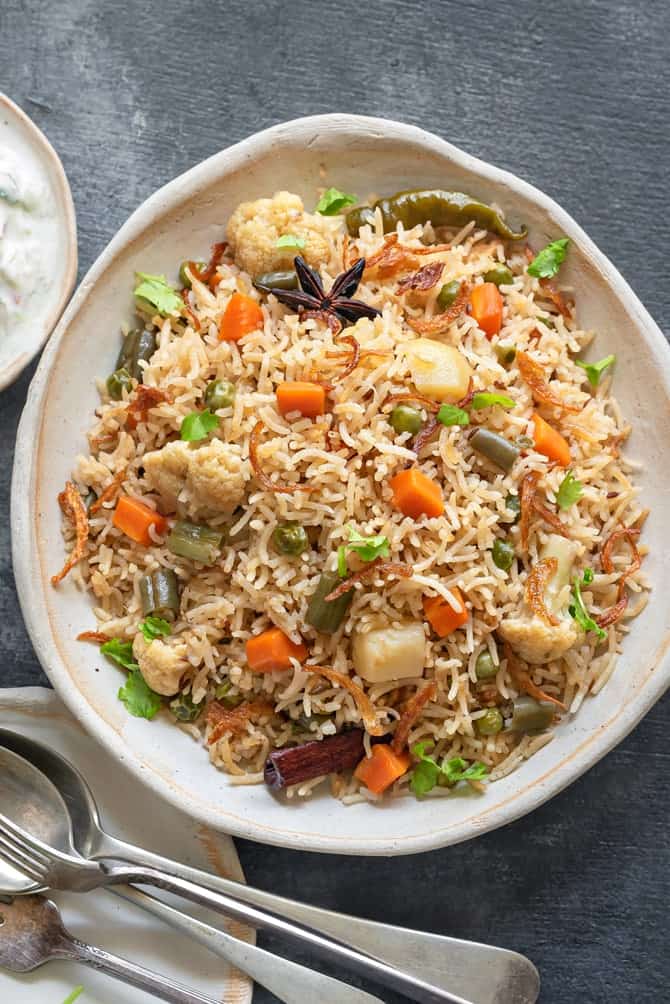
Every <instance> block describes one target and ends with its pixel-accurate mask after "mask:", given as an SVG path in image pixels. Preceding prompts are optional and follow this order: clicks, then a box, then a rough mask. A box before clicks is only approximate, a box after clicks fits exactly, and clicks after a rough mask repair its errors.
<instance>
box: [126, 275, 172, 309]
mask: <svg viewBox="0 0 670 1004" xmlns="http://www.w3.org/2000/svg"><path fill="white" fill-rule="evenodd" d="M135 279H136V281H137V286H136V287H135V289H134V291H133V295H134V296H135V297H136V298H137V299H138V300H140V301H141V302H140V306H144V305H148V306H149V308H154V309H155V310H157V311H158V313H159V314H162V315H163V317H165V316H166V314H176V313H178V312H179V311H180V310H182V309H183V307H184V301H183V300H182V298H181V296H179V294H178V293H177V291H176V290H175V289H174V288H173V287H172V286H171V285H170V284H169V282H168V281H167V279H166V278H165V276H164V275H149V273H148V272H136V273H135Z"/></svg>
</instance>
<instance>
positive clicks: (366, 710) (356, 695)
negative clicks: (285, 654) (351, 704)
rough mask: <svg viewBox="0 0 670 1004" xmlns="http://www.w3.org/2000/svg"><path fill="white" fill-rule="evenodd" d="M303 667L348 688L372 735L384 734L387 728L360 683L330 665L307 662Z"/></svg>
mask: <svg viewBox="0 0 670 1004" xmlns="http://www.w3.org/2000/svg"><path fill="white" fill-rule="evenodd" d="M302 668H303V669H304V670H305V672H307V673H314V674H315V675H317V676H323V677H325V679H326V680H330V682H331V683H337V684H339V685H340V687H344V689H345V690H348V691H349V693H350V694H351V696H352V697H353V699H354V701H355V702H356V707H357V708H358V710H359V712H360V715H361V718H362V719H363V724H364V725H365V728H366V731H367V732H369V733H370V735H371V736H381V735H383V734H384V731H385V730H384V728H383V726H381V725H379V724H378V722H377V716H376V715H375V709H374V706H373V704H372V701H371V700H370V698H369V697H368V695H367V694H366V693H365V691H364V690H362V689H361V688H360V687H359V686H358V684H356V683H354V682H353V680H351V679H350V678H349V677H348V676H345V675H344V674H343V673H338V672H337V670H336V669H331V668H330V667H329V666H313V665H309V664H307V663H305V665H303V667H302Z"/></svg>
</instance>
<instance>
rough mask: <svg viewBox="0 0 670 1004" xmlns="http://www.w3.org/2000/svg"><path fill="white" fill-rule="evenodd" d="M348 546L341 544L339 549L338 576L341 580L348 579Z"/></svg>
mask: <svg viewBox="0 0 670 1004" xmlns="http://www.w3.org/2000/svg"><path fill="white" fill-rule="evenodd" d="M348 571H349V569H348V568H347V545H346V544H340V546H339V547H338V549H337V574H338V575H339V577H340V578H341V579H346V577H347V572H348Z"/></svg>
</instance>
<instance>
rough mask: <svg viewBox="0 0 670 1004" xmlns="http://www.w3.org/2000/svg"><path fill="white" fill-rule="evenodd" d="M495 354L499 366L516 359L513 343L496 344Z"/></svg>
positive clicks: (507, 364)
mask: <svg viewBox="0 0 670 1004" xmlns="http://www.w3.org/2000/svg"><path fill="white" fill-rule="evenodd" d="M495 354H496V355H497V357H498V362H499V363H500V365H501V366H509V365H510V364H511V363H513V362H514V360H515V359H516V346H515V345H496V347H495Z"/></svg>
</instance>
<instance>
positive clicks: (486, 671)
mask: <svg viewBox="0 0 670 1004" xmlns="http://www.w3.org/2000/svg"><path fill="white" fill-rule="evenodd" d="M497 672H498V667H497V666H496V664H495V662H494V661H493V656H492V655H491V653H490V652H489V650H488V649H487V648H485V649H484V650H483V651H482V652H480V653H479V655H478V656H477V661H476V662H475V676H476V677H477V679H478V680H490V679H491V677H492V676H495V675H496V673H497Z"/></svg>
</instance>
